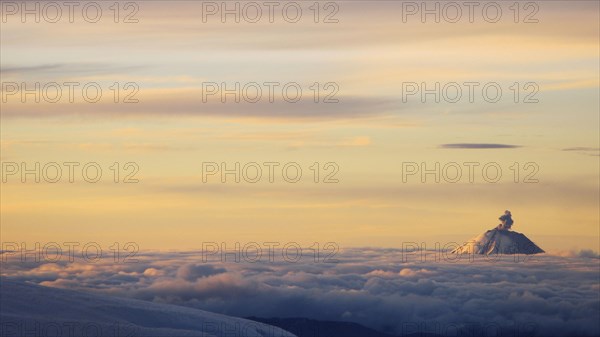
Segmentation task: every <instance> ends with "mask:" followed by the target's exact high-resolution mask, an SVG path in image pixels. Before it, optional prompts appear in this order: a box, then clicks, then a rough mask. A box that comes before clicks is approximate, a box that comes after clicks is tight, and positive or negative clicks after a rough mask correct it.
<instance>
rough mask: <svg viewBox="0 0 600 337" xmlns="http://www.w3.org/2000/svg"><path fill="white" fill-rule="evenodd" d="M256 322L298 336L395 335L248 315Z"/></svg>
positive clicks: (421, 335)
mask: <svg viewBox="0 0 600 337" xmlns="http://www.w3.org/2000/svg"><path fill="white" fill-rule="evenodd" d="M248 319H250V320H253V321H258V322H263V323H267V324H270V325H274V326H278V327H280V328H282V329H285V330H287V331H290V332H292V333H294V334H295V335H296V336H298V337H395V335H390V334H386V333H383V332H379V331H376V330H373V329H370V328H367V327H366V326H363V325H360V324H357V323H352V322H341V321H318V320H314V319H308V318H260V317H248ZM403 336H405V337H440V336H439V335H436V334H432V333H427V332H424V331H423V332H417V333H408V334H404V335H403Z"/></svg>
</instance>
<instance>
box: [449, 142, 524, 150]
mask: <svg viewBox="0 0 600 337" xmlns="http://www.w3.org/2000/svg"><path fill="white" fill-rule="evenodd" d="M440 147H441V148H444V149H515V148H519V147H521V146H520V145H509V144H494V143H456V144H442V145H440Z"/></svg>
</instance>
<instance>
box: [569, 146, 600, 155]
mask: <svg viewBox="0 0 600 337" xmlns="http://www.w3.org/2000/svg"><path fill="white" fill-rule="evenodd" d="M562 151H567V152H577V153H580V154H585V155H588V156H600V148H599V147H568V148H565V149H562Z"/></svg>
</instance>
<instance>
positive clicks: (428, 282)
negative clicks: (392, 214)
mask: <svg viewBox="0 0 600 337" xmlns="http://www.w3.org/2000/svg"><path fill="white" fill-rule="evenodd" d="M209 255H210V256H209ZM331 255H332V254H323V256H321V255H319V256H318V257H316V256H315V253H314V251H312V250H306V249H305V250H303V254H302V255H301V256H300V257H299V258H298V255H297V254H296V253H294V254H291V255H290V253H289V252H288V254H287V255H282V254H281V251H278V250H273V251H266V250H265V251H262V254H261V255H258V252H256V251H255V252H250V253H249V252H248V251H246V252H243V251H242V252H240V251H237V252H235V251H234V252H230V253H228V254H225V255H221V254H216V253H214V252H211V254H206V251H188V252H143V253H139V254H137V255H136V256H135V257H134V258H130V259H126V260H125V261H122V260H123V259H115V258H114V257H113V256H112V255H111V254H105V256H103V257H102V258H100V259H83V258H81V256H80V255H78V254H75V259H74V261H70V259H69V258H68V256H54V257H52V258H48V256H44V258H42V259H40V261H37V262H36V261H32V260H33V259H34V258H32V256H21V255H20V253H19V252H4V254H2V268H1V275H2V276H3V277H6V278H8V279H11V280H16V281H26V282H34V283H37V284H40V285H44V286H50V287H59V288H67V289H74V290H81V291H91V292H97V293H104V294H110V295H115V296H121V297H130V298H136V299H142V300H147V301H154V302H161V303H171V304H179V305H184V306H191V307H195V308H200V309H203V310H207V311H213V312H218V313H223V314H226V315H231V316H241V317H248V316H257V317H306V318H312V319H317V320H335V321H350V322H357V323H360V324H363V325H366V326H368V327H370V328H373V329H377V330H380V331H384V332H388V333H392V334H396V335H404V334H410V333H415V332H416V333H418V332H430V333H436V334H440V335H450V336H455V335H473V336H499V335H508V336H597V335H600V323H599V320H598V317H600V259H598V254H597V253H595V252H592V251H585V252H581V253H574V254H569V253H563V254H560V255H549V254H542V255H536V256H523V255H515V256H508V255H505V256H497V257H484V256H461V257H457V256H451V255H449V254H447V253H443V254H441V253H439V252H435V251H427V252H418V251H412V252H406V251H403V250H401V249H379V248H361V249H358V248H357V249H344V250H341V251H339V252H337V253H336V254H335V255H334V256H331ZM236 259H237V260H238V261H236Z"/></svg>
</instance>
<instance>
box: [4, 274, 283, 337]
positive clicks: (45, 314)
mask: <svg viewBox="0 0 600 337" xmlns="http://www.w3.org/2000/svg"><path fill="white" fill-rule="evenodd" d="M0 322H2V324H1V326H0V329H1V332H0V335H1V336H2V337H17V336H23V335H28V336H29V335H35V336H55V335H58V336H85V335H89V336H106V337H108V336H110V337H121V336H122V337H125V336H148V337H151V336H154V337H185V336H202V337H221V336H223V337H224V336H232V335H234V336H244V337H246V336H247V337H251V336H252V337H266V336H268V337H294V335H293V334H291V333H289V332H287V331H284V330H282V329H280V328H277V327H274V326H270V325H267V324H263V323H257V322H253V321H248V320H245V319H241V318H235V317H228V316H224V315H219V314H214V313H210V312H206V311H202V310H198V309H193V308H188V307H181V306H176V305H168V304H159V303H152V302H146V301H139V300H133V299H124V298H116V297H110V296H103V295H97V294H87V293H81V292H76V291H71V290H64V289H56V288H49V287H42V286H38V285H34V284H27V283H19V282H14V281H8V280H6V279H4V278H2V279H0Z"/></svg>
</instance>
